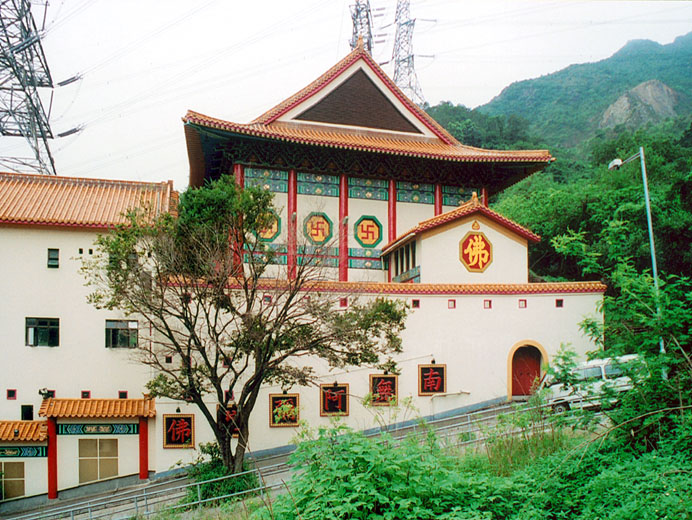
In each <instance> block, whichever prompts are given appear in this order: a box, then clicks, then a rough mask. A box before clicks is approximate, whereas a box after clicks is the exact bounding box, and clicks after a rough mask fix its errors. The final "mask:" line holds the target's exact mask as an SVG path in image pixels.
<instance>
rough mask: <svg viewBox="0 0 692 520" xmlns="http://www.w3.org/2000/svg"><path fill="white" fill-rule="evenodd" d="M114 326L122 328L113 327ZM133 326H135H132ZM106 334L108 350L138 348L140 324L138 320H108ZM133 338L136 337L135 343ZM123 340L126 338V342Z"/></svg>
mask: <svg viewBox="0 0 692 520" xmlns="http://www.w3.org/2000/svg"><path fill="white" fill-rule="evenodd" d="M114 324H119V325H120V326H113V325H114ZM133 324H134V326H132V325H133ZM109 325H110V326H109ZM120 331H127V332H126V333H123V332H120ZM105 332H106V339H105V341H106V343H105V345H106V348H109V349H110V348H137V347H138V346H139V322H138V321H137V320H106V327H105ZM132 336H134V342H133V341H132ZM122 338H125V341H122ZM124 343H126V344H124Z"/></svg>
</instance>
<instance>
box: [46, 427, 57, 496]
mask: <svg viewBox="0 0 692 520" xmlns="http://www.w3.org/2000/svg"><path fill="white" fill-rule="evenodd" d="M48 498H49V499H51V500H53V499H55V498H58V428H57V425H56V423H55V418H54V417H49V418H48Z"/></svg>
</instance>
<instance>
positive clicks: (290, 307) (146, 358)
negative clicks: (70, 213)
mask: <svg viewBox="0 0 692 520" xmlns="http://www.w3.org/2000/svg"><path fill="white" fill-rule="evenodd" d="M273 210H274V208H273V206H272V196H271V194H270V193H268V192H266V191H263V190H260V189H253V188H247V189H244V190H242V189H239V188H237V187H236V186H235V183H234V182H233V180H232V179H231V178H230V177H224V178H222V179H220V180H218V181H216V182H212V183H209V184H208V185H207V186H205V187H203V188H199V189H191V190H188V191H187V192H185V193H183V195H182V197H181V201H180V206H179V214H178V215H177V216H175V215H163V216H161V217H159V218H151V217H150V215H149V214H147V212H145V211H138V212H133V213H132V214H130V216H129V223H128V225H124V226H119V227H118V228H117V229H115V230H114V231H113V232H111V233H110V234H108V235H105V236H101V237H99V239H98V241H97V245H98V251H99V254H98V255H97V256H96V258H95V259H94V260H93V261H92V262H90V263H88V264H87V265H85V267H84V270H85V272H86V274H87V276H88V277H89V283H90V284H91V286H92V287H93V292H92V294H91V295H90V300H91V302H92V303H93V304H94V305H96V306H97V307H99V308H108V309H114V308H118V309H122V310H123V311H125V312H127V313H130V314H133V315H136V316H139V317H140V319H141V320H143V321H144V322H145V323H146V324H147V327H149V326H150V327H151V329H152V330H153V334H152V335H151V338H149V339H150V342H146V341H141V342H140V348H139V349H138V352H137V354H138V359H139V361H141V362H142V363H144V364H146V365H148V366H150V367H152V368H153V369H154V370H155V373H156V376H155V377H154V379H152V380H151V381H150V382H149V383H148V385H147V387H148V389H149V390H150V392H151V394H152V395H153V396H155V397H156V396H162V397H168V398H171V399H179V400H185V401H189V402H192V403H194V404H195V405H196V406H197V407H198V408H199V410H200V412H201V413H202V415H203V416H204V417H205V418H206V420H207V422H208V423H209V426H210V427H211V430H212V431H213V433H214V436H215V438H216V442H217V444H218V447H219V456H220V459H221V460H222V461H223V464H224V466H225V467H226V468H227V469H228V470H230V471H234V472H239V471H241V470H242V467H243V458H244V454H245V451H246V449H247V446H248V440H249V435H250V431H249V419H250V414H251V413H252V410H253V408H254V406H255V403H256V401H257V397H258V395H259V392H260V389H261V387H262V385H264V384H267V383H278V384H281V385H282V386H283V387H284V388H288V387H290V386H291V385H295V384H299V385H307V384H309V383H310V382H311V381H313V380H314V377H315V374H314V373H313V371H312V368H311V367H310V364H309V363H302V364H300V365H299V364H298V363H296V361H297V360H298V359H299V358H303V359H304V358H306V357H308V356H312V357H315V358H321V359H323V360H325V361H326V362H328V363H329V364H330V365H331V366H344V365H361V364H376V363H378V362H380V357H381V356H385V355H386V354H388V353H391V352H396V351H399V350H400V349H401V342H400V339H399V336H398V333H399V332H400V331H401V330H402V328H403V326H404V319H405V315H406V312H405V306H404V304H403V303H402V302H399V301H390V300H385V299H381V298H377V299H372V300H369V301H367V302H366V303H364V304H358V303H357V302H354V304H353V305H350V306H349V307H348V309H338V310H337V307H338V305H336V302H337V301H338V298H339V296H340V295H336V294H334V293H330V292H328V291H324V290H322V286H321V285H320V283H319V282H318V280H320V279H323V278H324V272H323V268H322V266H321V264H322V263H323V262H322V257H321V256H320V253H319V252H317V254H315V255H314V256H312V257H310V258H307V257H306V258H305V259H304V261H302V262H300V263H299V265H298V266H297V267H296V268H295V272H294V273H291V274H292V276H290V277H289V276H288V273H287V272H286V268H283V267H281V266H280V265H277V264H278V262H275V261H274V259H275V255H274V253H273V251H272V250H271V248H269V247H268V246H267V245H266V244H265V243H264V242H263V241H262V240H261V239H260V238H258V237H259V235H260V233H261V231H262V230H263V229H265V228H266V227H267V225H268V223H269V218H270V215H271V212H272V211H273ZM241 255H242V256H241ZM243 257H244V261H243ZM147 327H144V328H143V329H144V330H146V329H147ZM171 356H172V357H173V359H174V360H175V361H176V362H175V363H174V364H169V363H166V362H165V359H166V357H171ZM232 403H233V404H235V407H236V411H237V413H236V414H235V416H234V417H232V418H230V420H229V417H228V415H227V413H226V410H227V408H228V407H229V406H230V405H231V404H232ZM233 427H235V429H237V430H238V433H239V438H238V442H237V444H235V448H234V446H233V443H232V442H231V441H232V433H233Z"/></svg>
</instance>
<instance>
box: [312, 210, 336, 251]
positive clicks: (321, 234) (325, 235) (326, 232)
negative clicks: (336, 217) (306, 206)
mask: <svg viewBox="0 0 692 520" xmlns="http://www.w3.org/2000/svg"><path fill="white" fill-rule="evenodd" d="M305 233H306V235H307V236H308V238H309V239H310V240H311V241H312V242H313V243H315V244H324V243H325V242H327V241H328V240H329V239H330V238H331V237H332V224H331V222H329V220H328V219H327V217H325V216H324V215H322V214H320V213H317V214H313V215H310V216H309V217H308V219H307V220H306V221H305Z"/></svg>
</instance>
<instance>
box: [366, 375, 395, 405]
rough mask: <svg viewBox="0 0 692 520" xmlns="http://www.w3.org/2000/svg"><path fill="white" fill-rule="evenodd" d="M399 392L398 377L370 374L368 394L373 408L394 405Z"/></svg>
mask: <svg viewBox="0 0 692 520" xmlns="http://www.w3.org/2000/svg"><path fill="white" fill-rule="evenodd" d="M398 391H399V382H398V376H396V375H393V374H370V393H371V394H372V404H373V406H389V405H391V404H396V400H397V393H398Z"/></svg>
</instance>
